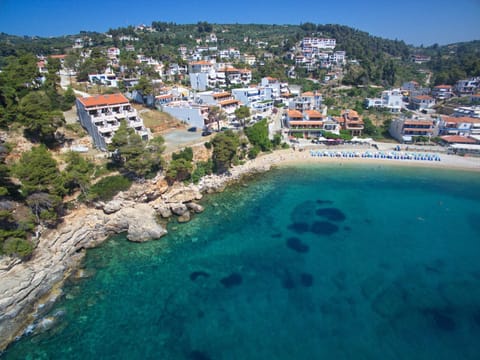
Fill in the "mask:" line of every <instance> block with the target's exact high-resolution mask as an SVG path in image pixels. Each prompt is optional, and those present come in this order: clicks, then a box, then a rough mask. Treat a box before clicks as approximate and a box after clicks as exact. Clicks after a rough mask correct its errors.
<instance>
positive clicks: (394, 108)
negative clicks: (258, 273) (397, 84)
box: [364, 89, 403, 112]
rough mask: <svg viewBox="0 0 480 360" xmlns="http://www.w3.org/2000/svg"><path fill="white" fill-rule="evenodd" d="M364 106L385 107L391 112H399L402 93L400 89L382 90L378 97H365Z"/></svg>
mask: <svg viewBox="0 0 480 360" xmlns="http://www.w3.org/2000/svg"><path fill="white" fill-rule="evenodd" d="M364 104H365V107H366V108H367V109H368V108H372V107H373V108H385V109H388V110H390V111H391V112H400V111H401V110H402V104H403V94H402V91H401V90H400V89H393V90H385V91H382V95H381V97H380V98H367V99H365V102H364Z"/></svg>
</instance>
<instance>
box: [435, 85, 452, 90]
mask: <svg viewBox="0 0 480 360" xmlns="http://www.w3.org/2000/svg"><path fill="white" fill-rule="evenodd" d="M434 89H452V85H437V86H435V87H434Z"/></svg>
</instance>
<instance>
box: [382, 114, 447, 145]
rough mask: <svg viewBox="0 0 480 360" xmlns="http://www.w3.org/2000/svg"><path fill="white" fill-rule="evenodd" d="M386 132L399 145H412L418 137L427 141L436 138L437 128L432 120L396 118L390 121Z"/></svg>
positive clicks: (436, 124)
mask: <svg viewBox="0 0 480 360" xmlns="http://www.w3.org/2000/svg"><path fill="white" fill-rule="evenodd" d="M388 131H389V133H390V135H391V136H392V137H393V138H394V139H396V140H398V141H400V142H401V143H412V142H415V141H414V140H415V137H418V136H422V137H424V138H429V139H430V138H431V137H434V136H437V135H438V133H439V127H438V123H437V122H435V121H434V120H425V119H404V118H398V119H395V120H393V121H392V123H391V124H390V128H389V129H388Z"/></svg>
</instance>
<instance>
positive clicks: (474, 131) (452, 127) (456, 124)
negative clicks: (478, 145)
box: [439, 116, 480, 136]
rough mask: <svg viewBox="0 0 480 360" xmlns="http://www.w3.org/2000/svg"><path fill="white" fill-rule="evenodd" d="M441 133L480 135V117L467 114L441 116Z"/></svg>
mask: <svg viewBox="0 0 480 360" xmlns="http://www.w3.org/2000/svg"><path fill="white" fill-rule="evenodd" d="M439 133H440V135H462V136H468V135H480V119H479V118H473V117H467V116H459V117H454V116H441V118H440V131H439Z"/></svg>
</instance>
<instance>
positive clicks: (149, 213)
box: [0, 162, 271, 352]
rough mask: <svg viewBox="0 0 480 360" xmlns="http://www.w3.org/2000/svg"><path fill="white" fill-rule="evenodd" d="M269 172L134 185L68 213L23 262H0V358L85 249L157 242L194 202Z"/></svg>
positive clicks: (56, 292)
mask: <svg viewBox="0 0 480 360" xmlns="http://www.w3.org/2000/svg"><path fill="white" fill-rule="evenodd" d="M270 167H271V164H263V163H262V162H259V163H255V162H250V163H247V164H245V165H241V166H237V167H235V168H234V169H232V171H231V173H229V174H227V175H222V176H217V175H210V176H206V177H204V178H203V179H201V181H200V183H199V184H198V185H188V186H186V185H183V184H174V185H173V186H168V184H167V183H166V181H165V180H164V179H163V178H158V179H155V180H152V181H146V182H145V183H143V184H140V183H135V184H133V185H132V187H131V188H130V190H129V191H128V192H125V193H120V194H118V195H117V196H116V197H115V198H114V199H113V200H112V201H110V202H108V203H98V204H96V206H95V207H94V208H87V207H85V206H83V205H82V206H80V207H79V208H77V209H75V210H73V211H71V213H70V214H68V215H67V216H65V217H64V219H63V223H62V224H61V225H60V226H58V227H57V229H55V230H48V231H45V232H44V233H42V234H41V235H40V237H39V242H38V245H37V247H36V249H35V251H34V253H33V255H32V258H31V259H30V260H29V261H25V262H21V261H20V260H18V259H15V258H8V257H4V258H1V259H0V279H1V280H0V352H1V351H3V350H4V349H5V348H6V347H7V346H8V344H10V343H11V342H12V341H14V340H15V339H16V338H18V337H19V336H21V335H22V334H23V333H25V332H30V331H32V329H33V327H34V326H32V324H37V325H41V324H38V322H39V321H40V320H41V318H42V316H43V315H45V314H46V312H47V311H48V310H49V309H51V307H52V306H53V304H54V302H55V300H56V299H57V298H58V297H59V296H61V294H62V290H61V288H62V285H63V283H64V281H65V280H66V279H67V278H68V277H69V276H70V275H71V274H72V273H74V272H75V270H76V269H77V268H78V266H79V264H80V263H81V260H82V259H83V257H84V255H85V249H88V248H92V247H95V246H97V245H99V244H100V243H102V242H103V241H104V240H105V239H107V238H108V237H109V236H111V235H113V234H118V233H126V234H127V239H128V240H130V241H134V242H143V241H148V240H152V239H159V238H160V237H162V236H163V235H165V234H166V233H167V230H166V228H165V224H166V221H167V220H166V219H168V218H170V217H171V216H176V217H177V220H178V221H179V222H187V221H189V220H190V217H191V215H192V213H200V212H202V211H203V207H202V206H201V205H199V204H197V202H196V201H198V200H200V199H201V198H202V196H203V194H205V193H207V194H209V193H214V192H219V191H223V189H224V188H225V187H226V186H227V185H228V184H230V183H233V182H236V181H239V180H241V179H242V177H244V176H247V175H250V174H255V173H259V172H263V171H267V170H269V169H270ZM161 219H165V221H164V224H162V220H161Z"/></svg>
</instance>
